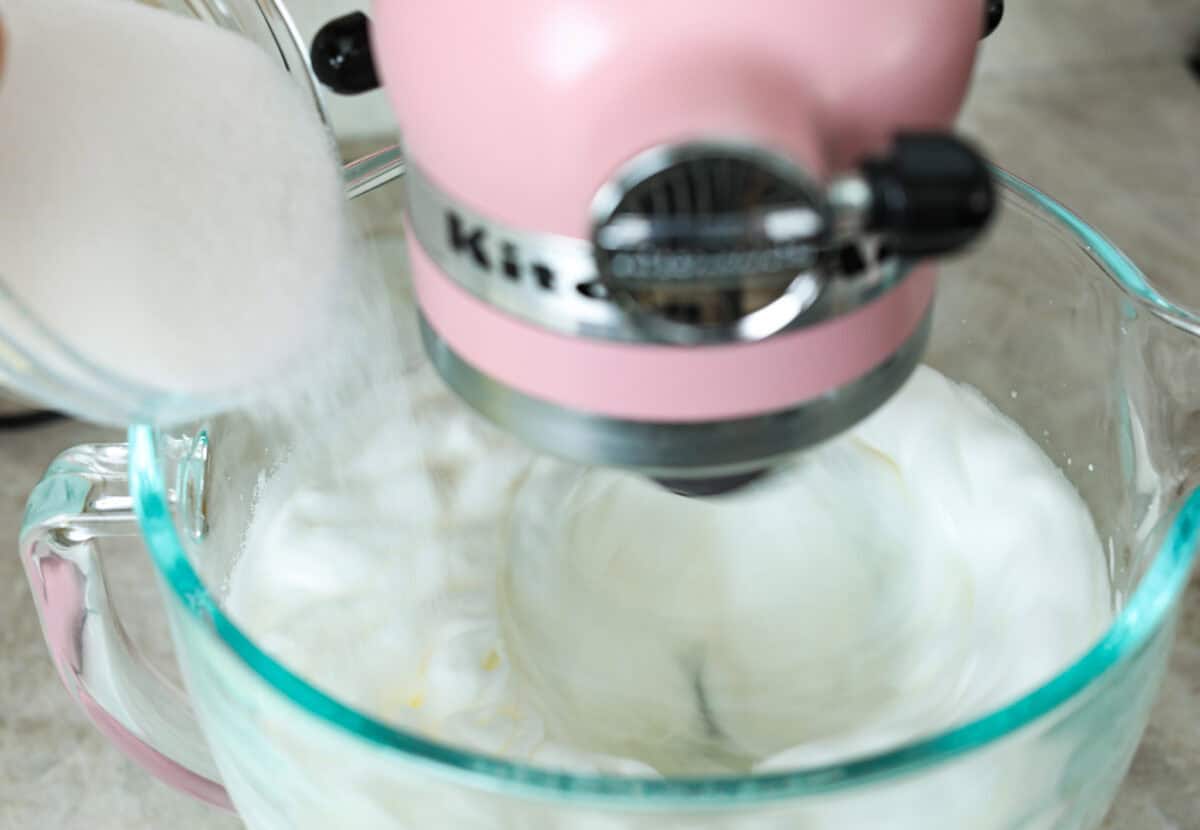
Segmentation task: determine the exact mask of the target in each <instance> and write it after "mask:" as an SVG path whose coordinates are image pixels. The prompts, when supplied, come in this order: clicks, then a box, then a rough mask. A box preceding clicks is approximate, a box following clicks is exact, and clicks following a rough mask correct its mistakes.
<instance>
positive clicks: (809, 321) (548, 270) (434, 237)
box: [405, 158, 910, 345]
mask: <svg viewBox="0 0 1200 830" xmlns="http://www.w3.org/2000/svg"><path fill="white" fill-rule="evenodd" d="M405 182H406V188H407V204H408V217H409V222H410V224H411V228H412V232H413V235H414V236H415V238H416V242H417V243H418V244H420V246H421V247H422V249H424V251H425V252H426V253H427V254H428V255H429V257H430V258H431V259H432V260H433V261H434V263H435V264H436V265H437V266H438V268H439V269H440V270H441V271H442V272H443V273H445V274H446V275H447V276H449V277H450V278H451V279H452V280H453V281H454V282H455V283H456V284H458V285H459V286H460V287H462V288H464V289H465V290H467V291H468V292H470V293H471V294H472V295H474V296H475V297H477V298H479V299H481V300H483V301H484V302H487V303H489V304H490V305H493V306H495V307H496V308H498V309H500V310H501V311H504V312H506V313H509V314H512V315H513V316H516V317H519V318H521V319H522V320H525V321H527V322H530V323H533V324H535V325H538V326H540V327H542V328H546V329H549V330H551V331H555V332H558V333H561V334H567V335H572V336H579V337H585V338H594V339H599V340H610V341H620V342H631V343H665V344H688V345H703V344H719V343H731V342H732V343H736V342H755V341H758V340H762V339H764V338H765V337H768V336H773V335H775V334H781V333H785V332H791V331H796V330H799V329H802V328H806V327H808V326H812V325H814V324H817V323H819V322H821V321H824V320H827V319H829V318H831V317H835V316H838V315H840V314H844V313H846V312H849V311H852V310H854V309H856V308H859V307H861V306H863V305H865V304H866V303H869V302H870V301H871V300H873V299H875V298H876V297H878V296H879V295H881V294H883V293H885V292H886V291H888V290H889V289H891V288H893V287H895V285H896V284H898V283H899V282H900V281H901V280H902V279H903V278H904V277H905V276H906V275H907V273H908V272H909V270H910V263H908V262H906V261H902V260H900V259H898V258H895V257H882V258H881V257H880V250H879V249H880V246H879V243H878V241H877V240H874V239H870V238H867V239H864V240H862V242H861V247H860V249H856V250H857V253H858V254H859V256H858V261H859V262H860V263H861V266H862V267H861V270H860V271H859V272H857V273H856V274H854V275H853V276H839V277H837V278H829V277H828V276H826V275H824V274H821V273H819V271H818V270H816V269H814V270H812V271H809V272H805V273H803V274H797V275H796V277H795V279H794V280H793V282H792V284H791V285H790V286H789V287H788V289H787V290H786V291H784V292H782V296H781V297H780V298H779V299H777V300H776V301H775V302H773V303H771V304H769V305H767V306H765V307H763V308H761V309H759V310H757V311H754V312H752V313H749V314H747V315H745V316H744V317H742V318H740V319H739V320H737V321H735V322H734V323H732V324H730V325H725V326H713V327H707V326H692V325H686V324H680V323H678V322H675V321H671V320H667V319H664V318H663V317H661V316H659V315H657V314H652V313H647V312H646V311H644V310H641V309H639V308H637V307H635V306H633V305H632V304H631V303H629V302H625V301H623V298H619V297H617V296H615V295H614V292H613V291H612V289H611V288H610V286H609V285H608V284H606V282H605V280H604V278H603V277H602V275H601V273H600V272H599V270H598V268H597V261H596V249H595V248H594V246H593V245H592V244H591V243H590V242H587V241H584V240H582V239H578V238H575V237H571V236H565V235H561V234H551V233H537V232H529V231H523V230H519V229H515V228H511V227H508V226H506V225H503V224H501V223H499V222H496V221H494V220H492V219H489V218H488V217H486V216H484V215H482V214H480V213H479V212H477V211H475V210H472V209H471V208H469V207H467V206H466V205H464V204H462V203H461V202H459V201H457V200H455V199H453V198H452V197H450V196H449V195H447V194H446V193H445V192H444V191H442V190H441V189H440V188H438V187H437V185H435V184H434V183H433V182H432V181H431V180H430V178H429V177H428V176H427V175H426V174H425V173H424V171H423V170H422V169H421V167H420V165H419V163H417V162H414V160H412V159H411V158H410V159H409V161H408V168H407V172H406V176H405Z"/></svg>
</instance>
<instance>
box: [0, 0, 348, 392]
mask: <svg viewBox="0 0 1200 830" xmlns="http://www.w3.org/2000/svg"><path fill="white" fill-rule="evenodd" d="M3 15H4V25H5V29H6V31H7V35H8V44H7V50H6V51H7V58H6V64H7V72H6V75H5V77H4V79H3V81H0V124H3V129H4V142H3V149H2V150H0V193H2V194H3V200H2V201H0V278H2V280H3V283H4V285H5V286H6V287H7V288H8V289H9V291H10V292H12V294H13V295H14V296H15V298H16V300H17V301H18V302H19V303H21V304H23V305H24V306H25V307H26V308H27V309H28V310H29V311H31V312H32V314H33V315H34V316H36V317H37V318H39V319H40V320H41V321H42V323H43V324H44V325H46V326H47V327H48V328H49V329H50V330H51V332H52V333H53V334H54V335H56V336H57V337H58V338H60V339H61V340H63V341H65V343H66V344H67V345H68V346H69V347H71V348H73V349H75V350H77V351H78V352H79V353H80V354H82V355H83V356H85V358H87V359H88V360H90V361H92V362H93V363H94V364H95V365H96V366H98V367H99V368H101V369H103V370H107V371H109V372H112V373H116V374H117V375H119V376H120V377H121V378H123V379H126V380H128V381H131V382H134V383H138V384H142V385H145V386H149V387H152V388H154V389H155V390H158V391H160V392H167V393H173V394H175V395H188V396H193V395H195V396H205V397H209V398H226V397H229V398H232V396H233V393H234V392H236V391H238V390H244V389H246V388H247V387H250V386H253V385H256V384H258V383H260V382H261V381H262V380H263V379H264V378H266V377H268V376H273V375H275V374H277V373H278V371H279V370H280V369H281V368H284V367H286V366H287V365H288V364H289V361H290V362H292V363H295V362H296V359H297V355H298V354H299V353H301V352H302V350H303V348H304V347H305V346H306V345H307V344H309V343H311V342H314V341H315V340H317V339H319V338H322V337H323V336H324V331H325V326H326V325H327V318H328V316H329V313H330V312H329V310H330V308H331V307H332V305H333V304H334V300H335V298H336V296H337V291H338V285H339V281H340V279H341V274H342V272H343V271H344V267H345V260H346V250H347V244H346V243H347V231H346V228H347V222H346V221H345V217H344V209H345V206H344V197H343V192H342V187H341V179H340V172H339V166H338V162H337V159H336V156H335V152H334V148H333V145H332V141H331V139H330V138H329V136H328V134H327V133H326V132H325V130H324V129H323V126H322V124H321V122H320V120H319V118H318V117H317V115H316V113H315V111H314V109H313V107H312V104H311V102H309V101H306V100H305V98H304V95H303V93H302V91H301V90H300V88H299V87H298V86H297V85H296V84H294V83H293V81H292V80H291V79H290V78H289V77H288V75H287V74H286V72H285V71H284V70H283V68H282V67H281V65H280V64H279V63H278V62H277V61H275V59H274V58H272V57H271V56H269V55H268V54H267V53H266V52H264V51H263V50H262V49H261V48H260V47H259V46H258V45H256V44H253V43H251V42H250V41H248V40H246V39H244V38H243V37H241V36H239V35H237V34H235V33H232V32H228V31H225V30H222V29H220V28H218V27H216V26H213V25H211V24H207V23H202V22H199V21H196V20H192V19H188V18H185V17H181V16H177V15H175V14H171V13H168V12H165V11H162V10H158V9H153V8H150V7H147V6H143V5H141V4H139V3H136V2H132V0H7V2H5V3H4V8H3ZM83 414H85V415H86V414H87V413H83Z"/></svg>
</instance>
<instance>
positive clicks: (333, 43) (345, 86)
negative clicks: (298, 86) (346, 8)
mask: <svg viewBox="0 0 1200 830" xmlns="http://www.w3.org/2000/svg"><path fill="white" fill-rule="evenodd" d="M310 58H311V60H312V68H313V73H314V74H315V75H316V76H317V79H318V80H320V82H321V83H323V84H324V85H325V86H327V87H329V88H330V89H332V90H333V91H334V92H337V93H339V94H341V95H358V94H359V93H362V92H370V91H371V90H373V89H378V88H379V77H378V75H376V73H375V60H374V58H373V57H372V55H371V19H370V18H369V17H367V16H366V15H365V14H363V13H362V12H354V13H353V14H348V15H346V16H344V17H339V18H337V19H336V20H331V21H329V22H328V23H326V24H325V25H324V26H323V27H321V30H320V31H319V32H317V36H316V37H315V38H313V45H312V52H311V55H310Z"/></svg>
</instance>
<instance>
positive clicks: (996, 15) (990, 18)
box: [983, 0, 1004, 37]
mask: <svg viewBox="0 0 1200 830" xmlns="http://www.w3.org/2000/svg"><path fill="white" fill-rule="evenodd" d="M1003 19H1004V0H987V5H986V7H985V8H984V11H983V36H984V37H987V36H988V35H990V34H991V33H992V32H994V31H996V29H997V28H998V27H999V26H1000V21H1001V20H1003Z"/></svg>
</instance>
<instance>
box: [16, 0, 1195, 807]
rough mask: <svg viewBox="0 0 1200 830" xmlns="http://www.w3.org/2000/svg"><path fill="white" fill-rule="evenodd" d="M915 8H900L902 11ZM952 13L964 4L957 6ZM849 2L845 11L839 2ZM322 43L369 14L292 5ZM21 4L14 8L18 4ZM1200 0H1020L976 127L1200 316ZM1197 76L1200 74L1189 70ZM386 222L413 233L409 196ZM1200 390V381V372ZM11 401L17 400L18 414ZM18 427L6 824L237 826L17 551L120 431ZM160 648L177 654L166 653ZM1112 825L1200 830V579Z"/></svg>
mask: <svg viewBox="0 0 1200 830" xmlns="http://www.w3.org/2000/svg"><path fill="white" fill-rule="evenodd" d="M900 1H901V0H895V2H900ZM950 1H952V0H950ZM831 2H832V0H831ZM290 5H291V7H292V9H293V12H294V15H295V18H296V23H297V25H298V27H299V29H300V30H301V32H302V34H303V35H304V39H305V40H306V41H308V40H311V37H312V35H313V33H315V31H316V30H317V29H318V28H319V27H320V25H321V24H322V23H324V22H325V21H326V20H329V19H330V18H332V17H335V16H337V15H339V14H343V13H345V12H347V11H351V10H354V9H357V8H363V7H365V6H366V5H367V3H365V2H352V0H291V4H290ZM2 6H3V0H0V8H2ZM1198 56H1200V0H1008V11H1007V14H1006V17H1005V21H1004V23H1003V25H1002V26H1001V27H1000V29H999V30H998V31H997V33H996V34H995V35H993V36H992V38H991V39H989V40H988V41H987V44H986V46H985V48H984V53H983V60H982V63H981V65H980V68H979V71H978V76H977V81H976V84H975V87H974V90H973V92H972V94H971V97H970V99H969V101H968V104H967V108H966V112H965V114H964V119H963V125H962V126H963V129H964V131H965V132H966V133H967V134H968V135H971V136H973V137H974V138H975V139H976V140H977V141H979V142H980V143H981V144H982V145H983V146H984V148H985V149H986V150H987V151H988V154H989V155H990V156H991V158H992V159H994V160H995V161H996V162H998V163H999V164H1000V165H1002V166H1004V167H1006V168H1007V169H1009V170H1010V171H1012V172H1013V173H1015V174H1017V175H1019V176H1021V177H1022V178H1025V179H1027V180H1029V181H1031V182H1033V183H1034V184H1036V185H1037V186H1038V187H1039V188H1041V189H1042V190H1044V191H1046V192H1047V193H1049V194H1050V195H1051V196H1054V197H1056V198H1058V199H1059V200H1061V201H1063V202H1065V203H1066V204H1067V206H1069V207H1071V208H1073V209H1074V210H1075V211H1076V212H1077V213H1079V214H1080V215H1081V216H1082V217H1083V218H1084V219H1085V220H1087V221H1088V222H1090V223H1092V224H1093V225H1095V226H1096V227H1098V228H1099V229H1100V230H1102V231H1103V232H1105V233H1106V234H1107V235H1108V236H1109V237H1110V238H1111V239H1112V240H1113V241H1115V242H1116V243H1117V244H1118V245H1120V246H1121V247H1122V248H1123V249H1124V250H1125V251H1126V252H1127V253H1128V254H1129V255H1130V257H1131V258H1132V259H1133V261H1134V262H1136V263H1137V264H1138V265H1140V266H1141V267H1142V269H1143V270H1144V271H1145V272H1146V273H1147V275H1148V276H1149V278H1150V279H1151V280H1152V281H1153V282H1154V283H1155V284H1157V285H1158V286H1159V288H1160V290H1162V291H1164V292H1165V293H1167V294H1168V295H1170V296H1171V297H1172V298H1173V299H1174V300H1176V301H1177V302H1180V303H1182V304H1184V305H1186V306H1190V307H1192V308H1194V309H1200V69H1198V68H1196V67H1197V66H1200V57H1198ZM1189 64H1192V65H1189ZM329 111H330V116H331V119H332V121H333V123H334V126H335V128H336V130H337V132H338V135H339V138H340V140H341V143H342V147H343V155H345V156H346V157H347V158H352V157H357V156H360V155H363V154H364V153H365V152H367V151H369V150H371V149H374V148H378V147H382V146H384V145H385V144H388V143H392V142H394V140H395V126H394V124H393V123H392V119H391V117H390V114H389V111H388V108H387V105H386V103H385V101H384V100H383V98H382V96H381V95H380V94H378V93H373V94H369V95H365V96H361V97H358V98H353V99H335V98H333V96H331V100H330V102H329ZM364 207H365V208H366V209H367V210H369V211H372V212H373V213H372V217H371V218H372V220H373V221H375V222H379V223H384V224H386V225H387V226H389V227H395V230H396V233H397V234H398V233H399V228H398V215H397V214H396V203H395V199H394V197H393V196H392V195H390V194H378V195H375V196H373V197H371V200H370V203H369V204H368V205H365V206H364ZM1197 382H1200V378H1197ZM3 412H4V401H3V398H2V397H0V415H2V414H3ZM16 426H17V428H12V429H6V430H4V431H0V471H2V472H3V475H0V539H4V540H7V541H5V542H4V546H5V547H6V551H5V553H4V554H3V555H0V830H18V828H20V829H21V830H24V828H30V827H58V828H67V829H68V830H73V829H74V828H93V829H94V830H107V829H108V828H122V829H123V830H151V829H152V828H153V830H159V828H166V827H176V828H187V830H218V829H220V830H233V828H237V827H238V826H240V825H239V823H238V822H236V821H235V820H234V819H232V818H230V817H228V816H223V815H220V814H218V813H215V812H213V811H210V810H208V809H206V808H204V807H201V806H199V805H196V804H193V803H191V802H189V801H188V800H187V799H185V798H184V797H183V796H179V795H176V794H174V793H173V792H171V791H169V790H167V789H166V788H165V787H164V786H162V785H160V784H158V783H156V782H154V781H152V780H151V779H150V777H149V776H147V775H146V774H144V773H143V772H141V771H140V770H139V769H137V768H135V767H134V766H133V765H132V764H130V763H129V762H127V761H125V760H124V759H123V758H122V757H121V756H120V755H118V754H117V752H116V751H115V750H113V749H110V748H109V747H108V746H107V744H106V743H105V742H104V740H103V739H102V738H101V737H100V735H99V734H98V733H97V732H95V731H94V730H93V729H92V727H91V726H89V725H88V724H87V723H85V721H84V719H83V718H82V716H81V715H79V714H78V713H77V712H76V711H75V710H74V708H73V705H72V704H71V702H70V700H69V699H68V697H67V695H66V693H65V692H64V691H62V689H61V688H60V687H59V684H58V681H57V679H56V678H55V676H54V672H53V669H52V667H51V664H50V660H49V658H48V656H47V654H46V650H45V646H44V644H43V642H42V638H41V634H40V633H39V631H38V624H37V619H36V615H35V613H34V609H33V605H32V602H31V601H30V599H29V595H28V594H29V589H28V586H27V584H26V582H25V579H24V576H23V575H22V573H21V567H20V564H19V561H18V557H17V551H16V535H17V528H18V526H19V523H20V516H21V512H22V510H23V507H24V502H25V498H26V496H27V495H28V493H29V491H30V489H31V488H32V487H33V485H34V483H35V482H36V481H37V480H38V478H39V477H40V475H41V473H42V472H43V471H44V470H45V468H46V465H47V464H48V463H49V462H50V460H51V459H52V458H53V457H54V455H55V454H57V453H58V452H59V451H61V450H63V449H66V448H67V447H70V446H72V445H74V444H78V443H82V442H86V441H96V440H113V441H117V440H121V439H122V436H121V435H120V434H119V433H115V432H112V431H106V430H101V429H97V428H94V427H89V426H86V425H81V424H76V423H72V422H69V421H56V422H49V423H36V424H33V425H28V424H26V425H21V424H17V425H16ZM140 555H141V554H140V552H139V551H137V550H130V551H129V552H128V556H127V557H123V559H125V560H127V561H121V562H114V563H113V564H114V565H115V566H116V567H115V568H114V571H115V573H114V580H115V581H117V582H119V583H121V584H120V585H118V586H115V588H114V593H120V592H122V591H124V592H126V593H127V594H128V595H130V596H131V597H132V598H134V604H135V606H136V609H137V614H136V616H137V617H138V618H139V619H138V620H135V621H134V626H136V627H138V628H141V627H143V626H144V627H145V628H147V629H151V630H152V629H153V628H155V627H156V626H161V625H162V624H163V623H162V621H161V618H160V617H159V615H158V608H157V597H156V596H155V595H154V586H153V584H152V583H151V581H150V579H149V574H150V569H149V568H148V567H147V566H146V563H145V562H142V561H139V557H140ZM151 647H152V648H158V649H164V650H163V652H162V653H161V654H159V658H160V659H161V660H164V661H166V660H167V659H168V655H167V654H166V653H165V647H164V646H163V645H162V643H161V642H159V643H158V644H157V645H156V644H153V643H152V644H151ZM1105 827H1106V828H1108V830H1193V829H1194V828H1198V827H1200V583H1198V582H1197V581H1196V580H1193V585H1192V588H1191V601H1190V602H1189V603H1188V605H1187V607H1185V611H1184V616H1183V619H1182V621H1181V637H1180V639H1179V641H1178V643H1177V645H1176V652H1175V654H1174V658H1173V662H1172V669H1171V674H1170V676H1169V677H1168V678H1167V681H1166V684H1165V688H1164V692H1163V695H1162V698H1161V700H1160V702H1159V704H1158V707H1157V709H1156V712H1155V715H1154V718H1153V720H1152V722H1151V724H1150V728H1149V730H1148V732H1147V735H1146V739H1145V741H1144V743H1143V746H1142V748H1141V750H1140V752H1139V754H1138V756H1137V758H1136V760H1135V762H1134V766H1133V769H1132V771H1131V773H1130V776H1129V779H1128V780H1127V781H1126V784H1125V787H1124V790H1123V791H1122V794H1121V796H1120V799H1119V800H1118V802H1117V805H1116V807H1115V808H1114V811H1113V814H1112V815H1111V816H1110V818H1109V821H1108V823H1107V824H1106V825H1105Z"/></svg>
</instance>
